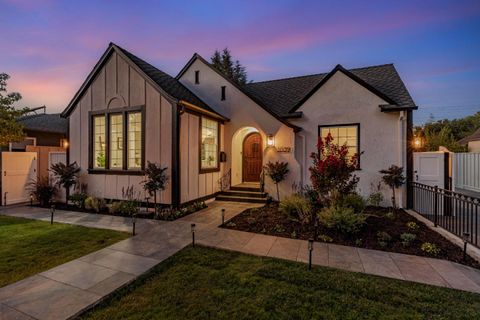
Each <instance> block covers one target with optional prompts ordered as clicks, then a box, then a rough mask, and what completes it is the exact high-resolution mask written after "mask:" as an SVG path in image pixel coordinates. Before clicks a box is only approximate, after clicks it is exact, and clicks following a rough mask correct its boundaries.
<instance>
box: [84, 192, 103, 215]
mask: <svg viewBox="0 0 480 320" xmlns="http://www.w3.org/2000/svg"><path fill="white" fill-rule="evenodd" d="M84 205H85V209H87V210H94V211H95V212H97V213H98V212H100V211H102V210H103V209H104V208H105V200H103V199H102V198H97V197H93V196H90V197H87V198H86V199H85V202H84Z"/></svg>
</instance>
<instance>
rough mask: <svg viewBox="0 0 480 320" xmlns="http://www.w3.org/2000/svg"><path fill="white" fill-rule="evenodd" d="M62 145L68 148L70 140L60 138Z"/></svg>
mask: <svg viewBox="0 0 480 320" xmlns="http://www.w3.org/2000/svg"><path fill="white" fill-rule="evenodd" d="M60 146H61V147H62V148H64V149H67V148H68V140H67V139H62V140H60Z"/></svg>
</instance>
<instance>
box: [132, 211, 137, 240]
mask: <svg viewBox="0 0 480 320" xmlns="http://www.w3.org/2000/svg"><path fill="white" fill-rule="evenodd" d="M135 220H136V219H135V215H133V216H132V235H133V236H134V235H135Z"/></svg>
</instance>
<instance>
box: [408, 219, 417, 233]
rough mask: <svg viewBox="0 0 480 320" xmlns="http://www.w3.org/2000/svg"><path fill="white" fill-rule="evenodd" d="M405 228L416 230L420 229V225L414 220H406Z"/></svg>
mask: <svg viewBox="0 0 480 320" xmlns="http://www.w3.org/2000/svg"><path fill="white" fill-rule="evenodd" d="M407 228H408V229H410V230H412V231H417V230H418V229H420V226H419V225H418V224H417V223H416V222H415V221H410V222H407Z"/></svg>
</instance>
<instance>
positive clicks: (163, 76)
mask: <svg viewBox="0 0 480 320" xmlns="http://www.w3.org/2000/svg"><path fill="white" fill-rule="evenodd" d="M113 52H116V53H117V54H119V55H120V56H121V57H122V58H123V59H124V60H125V61H126V62H127V63H128V64H129V65H130V66H131V67H133V68H134V69H135V70H136V71H138V72H139V73H140V75H141V76H143V77H144V78H145V79H146V80H147V81H148V82H149V83H150V84H151V85H152V86H153V87H154V88H156V89H157V90H158V91H159V92H160V93H161V94H162V95H164V96H165V97H166V98H167V99H168V100H170V102H172V103H178V102H180V103H182V102H186V104H188V105H193V106H196V107H198V108H200V109H203V110H205V111H207V112H209V113H213V114H216V115H217V116H218V117H220V118H222V119H224V120H226V118H225V117H223V116H222V115H220V114H218V113H217V112H216V111H215V110H213V109H212V108H210V107H209V106H208V105H207V104H206V103H204V102H203V101H202V100H201V99H200V98H198V97H197V96H196V95H195V94H194V93H193V92H191V91H190V90H188V88H186V87H185V86H184V85H183V84H181V83H180V81H178V80H177V79H176V78H173V77H172V76H170V75H169V74H167V73H165V72H163V71H161V70H159V69H157V68H155V67H154V66H152V65H151V64H149V63H147V62H146V61H144V60H142V59H140V58H138V57H137V56H135V55H134V54H132V53H130V52H129V51H127V50H125V49H123V48H121V47H119V46H117V45H116V44H114V43H110V44H109V46H108V48H107V50H106V51H105V53H104V54H103V55H102V57H101V58H100V60H99V61H98V62H97V64H96V65H95V67H94V68H93V70H92V71H91V72H90V74H89V75H88V77H87V79H86V80H85V82H84V83H83V84H82V86H81V87H80V89H79V90H78V91H77V93H76V94H75V96H74V97H73V99H72V100H71V101H70V103H69V104H68V106H67V108H66V109H65V110H64V111H63V112H62V116H63V117H68V116H69V115H70V113H71V112H72V111H73V109H74V107H75V105H76V104H77V102H78V101H79V99H80V98H81V96H82V95H83V93H84V92H85V90H86V89H87V88H88V87H89V86H90V85H91V83H92V82H93V80H94V79H95V77H96V75H97V74H98V72H100V70H101V69H102V67H103V66H104V65H105V63H106V62H107V61H108V58H109V57H110V55H111V54H112V53H113Z"/></svg>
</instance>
